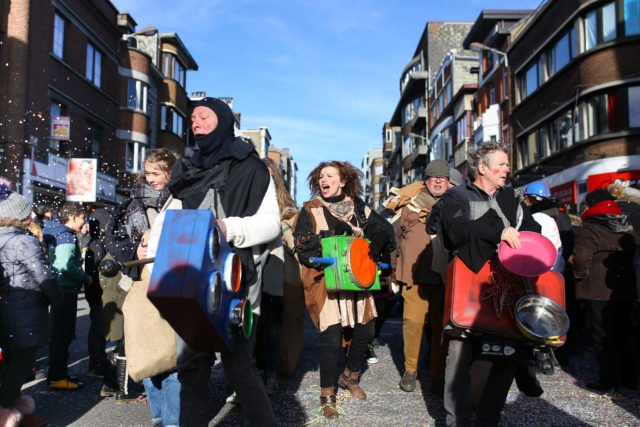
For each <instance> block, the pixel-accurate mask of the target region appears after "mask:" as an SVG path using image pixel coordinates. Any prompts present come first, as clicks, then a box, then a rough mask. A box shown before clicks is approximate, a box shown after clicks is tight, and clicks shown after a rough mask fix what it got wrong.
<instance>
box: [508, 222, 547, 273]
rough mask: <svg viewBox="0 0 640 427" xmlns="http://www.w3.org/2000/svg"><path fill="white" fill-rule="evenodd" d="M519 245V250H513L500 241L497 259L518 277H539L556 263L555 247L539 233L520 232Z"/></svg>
mask: <svg viewBox="0 0 640 427" xmlns="http://www.w3.org/2000/svg"><path fill="white" fill-rule="evenodd" d="M520 245H521V247H520V248H519V249H514V248H512V247H511V246H509V244H507V242H505V241H502V242H501V243H500V247H499V248H498V258H499V259H500V262H502V265H504V266H505V267H506V268H507V270H509V271H510V272H512V273H514V274H517V275H518V276H525V277H533V276H539V275H541V274H543V273H546V272H547V271H549V270H550V269H551V267H553V264H554V263H555V262H556V257H557V256H558V251H557V250H556V247H555V246H553V243H551V240H549V239H547V238H546V237H544V236H543V235H541V234H539V233H534V232H533V231H521V232H520Z"/></svg>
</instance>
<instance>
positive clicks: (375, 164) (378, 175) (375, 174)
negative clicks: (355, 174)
mask: <svg viewBox="0 0 640 427" xmlns="http://www.w3.org/2000/svg"><path fill="white" fill-rule="evenodd" d="M361 168H362V170H363V171H364V183H363V184H364V202H365V203H366V204H367V205H368V206H369V207H370V208H372V209H374V210H376V211H380V209H382V198H383V197H384V195H385V194H386V192H385V191H384V190H385V188H384V187H383V182H382V181H383V178H384V175H383V172H384V158H383V157H382V150H369V151H368V152H367V155H366V156H365V157H364V158H363V159H362V166H361Z"/></svg>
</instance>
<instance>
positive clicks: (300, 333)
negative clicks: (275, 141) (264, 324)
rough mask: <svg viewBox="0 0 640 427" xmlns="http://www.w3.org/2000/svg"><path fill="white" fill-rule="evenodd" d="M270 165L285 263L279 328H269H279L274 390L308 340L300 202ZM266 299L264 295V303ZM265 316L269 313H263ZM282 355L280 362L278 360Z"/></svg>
mask: <svg viewBox="0 0 640 427" xmlns="http://www.w3.org/2000/svg"><path fill="white" fill-rule="evenodd" d="M263 161H264V163H265V164H266V165H267V167H268V168H269V173H270V174H271V176H272V178H273V182H274V184H275V187H276V198H277V200H278V207H279V209H280V226H281V228H282V250H281V251H279V252H278V256H281V259H282V261H283V264H284V271H283V277H282V278H281V282H282V298H280V301H279V304H278V305H277V306H278V307H279V312H278V313H277V317H276V319H274V320H277V321H278V326H279V327H278V328H277V329H276V328H272V329H269V331H271V334H275V333H276V330H278V331H279V334H278V335H279V343H278V340H277V339H271V348H270V349H269V353H268V356H267V372H268V375H267V392H268V393H269V392H271V393H272V394H273V392H274V389H273V388H274V386H275V387H276V390H277V383H276V382H275V373H276V369H277V370H278V371H279V372H281V373H282V374H284V375H285V376H290V375H292V374H293V371H294V370H295V368H296V364H297V363H298V358H299V357H300V352H301V350H302V344H303V341H304V309H305V306H304V293H303V290H302V280H301V278H300V265H299V264H298V260H297V259H296V257H295V246H294V239H293V224H294V222H295V219H296V216H297V214H298V206H297V205H296V202H295V201H294V200H293V198H292V197H291V194H289V191H288V190H287V187H286V186H285V184H284V180H283V178H282V174H281V172H280V168H279V167H278V165H276V163H275V162H274V161H273V160H271V159H263ZM264 304H265V299H264V298H263V306H264ZM262 315H263V317H264V316H266V313H265V312H263V313H262ZM278 358H279V363H278Z"/></svg>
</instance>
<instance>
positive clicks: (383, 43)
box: [112, 0, 542, 203]
mask: <svg viewBox="0 0 640 427" xmlns="http://www.w3.org/2000/svg"><path fill="white" fill-rule="evenodd" d="M112 2H113V4H114V5H115V6H116V8H118V10H119V11H120V12H128V13H130V14H131V15H132V17H133V18H134V19H135V20H136V22H137V23H138V27H137V29H138V30H140V29H142V28H144V27H146V26H154V27H157V28H158V29H159V30H160V31H161V32H176V33H178V35H179V36H180V38H181V39H182V41H183V42H184V44H185V46H186V47H187V49H188V50H189V52H190V53H191V55H192V56H193V57H194V59H195V60H196V62H197V63H198V65H199V70H198V71H196V72H189V73H188V75H187V91H188V93H191V92H193V91H206V92H207V95H209V96H230V97H233V98H234V104H233V107H234V110H235V111H238V112H240V113H241V114H242V122H241V125H242V128H243V129H255V128H258V127H260V126H267V127H268V128H269V131H270V133H271V136H272V138H273V139H272V144H273V145H274V146H276V147H278V148H285V147H288V148H289V149H290V150H291V154H292V156H293V158H294V159H295V160H296V162H297V163H298V167H299V170H298V197H297V199H298V202H299V203H301V202H302V201H304V200H306V199H308V194H309V192H308V189H307V183H306V177H307V175H308V174H309V172H310V171H311V169H313V167H315V166H316V165H317V164H318V163H319V162H321V161H324V160H333V159H335V160H348V161H350V162H352V163H353V164H355V165H356V166H360V164H361V162H362V158H363V157H364V155H365V154H366V152H367V151H368V150H369V149H372V148H380V147H381V144H382V136H381V132H382V126H383V124H384V122H385V121H388V120H389V119H390V117H391V114H392V113H393V111H394V108H395V106H396V103H397V101H398V98H399V94H400V92H399V83H398V81H399V78H400V73H401V71H402V69H403V68H404V67H405V65H406V64H407V63H408V62H409V61H410V60H411V57H412V55H413V53H414V51H415V49H416V46H417V43H418V40H419V38H420V36H421V34H422V31H423V29H424V25H425V23H426V22H427V21H475V19H476V18H477V17H478V15H479V13H480V11H481V10H482V9H516V8H517V9H534V8H535V7H537V6H538V5H539V4H540V3H541V2H542V0H522V1H517V2H514V1H510V0H448V1H442V0H422V1H419V0H395V1H392V0H316V1H313V0H298V1H293V0H197V1H196V0H181V1H175V0H112Z"/></svg>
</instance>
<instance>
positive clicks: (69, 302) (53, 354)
mask: <svg viewBox="0 0 640 427" xmlns="http://www.w3.org/2000/svg"><path fill="white" fill-rule="evenodd" d="M77 311H78V295H77V294H70V293H65V294H64V295H63V299H62V304H60V305H59V306H58V307H55V308H52V309H51V312H52V314H53V316H52V318H53V321H52V324H51V342H50V343H49V374H48V380H49V381H59V380H62V379H65V378H67V376H68V368H67V363H68V362H69V346H70V345H71V341H73V338H74V337H75V334H76V314H77Z"/></svg>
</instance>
